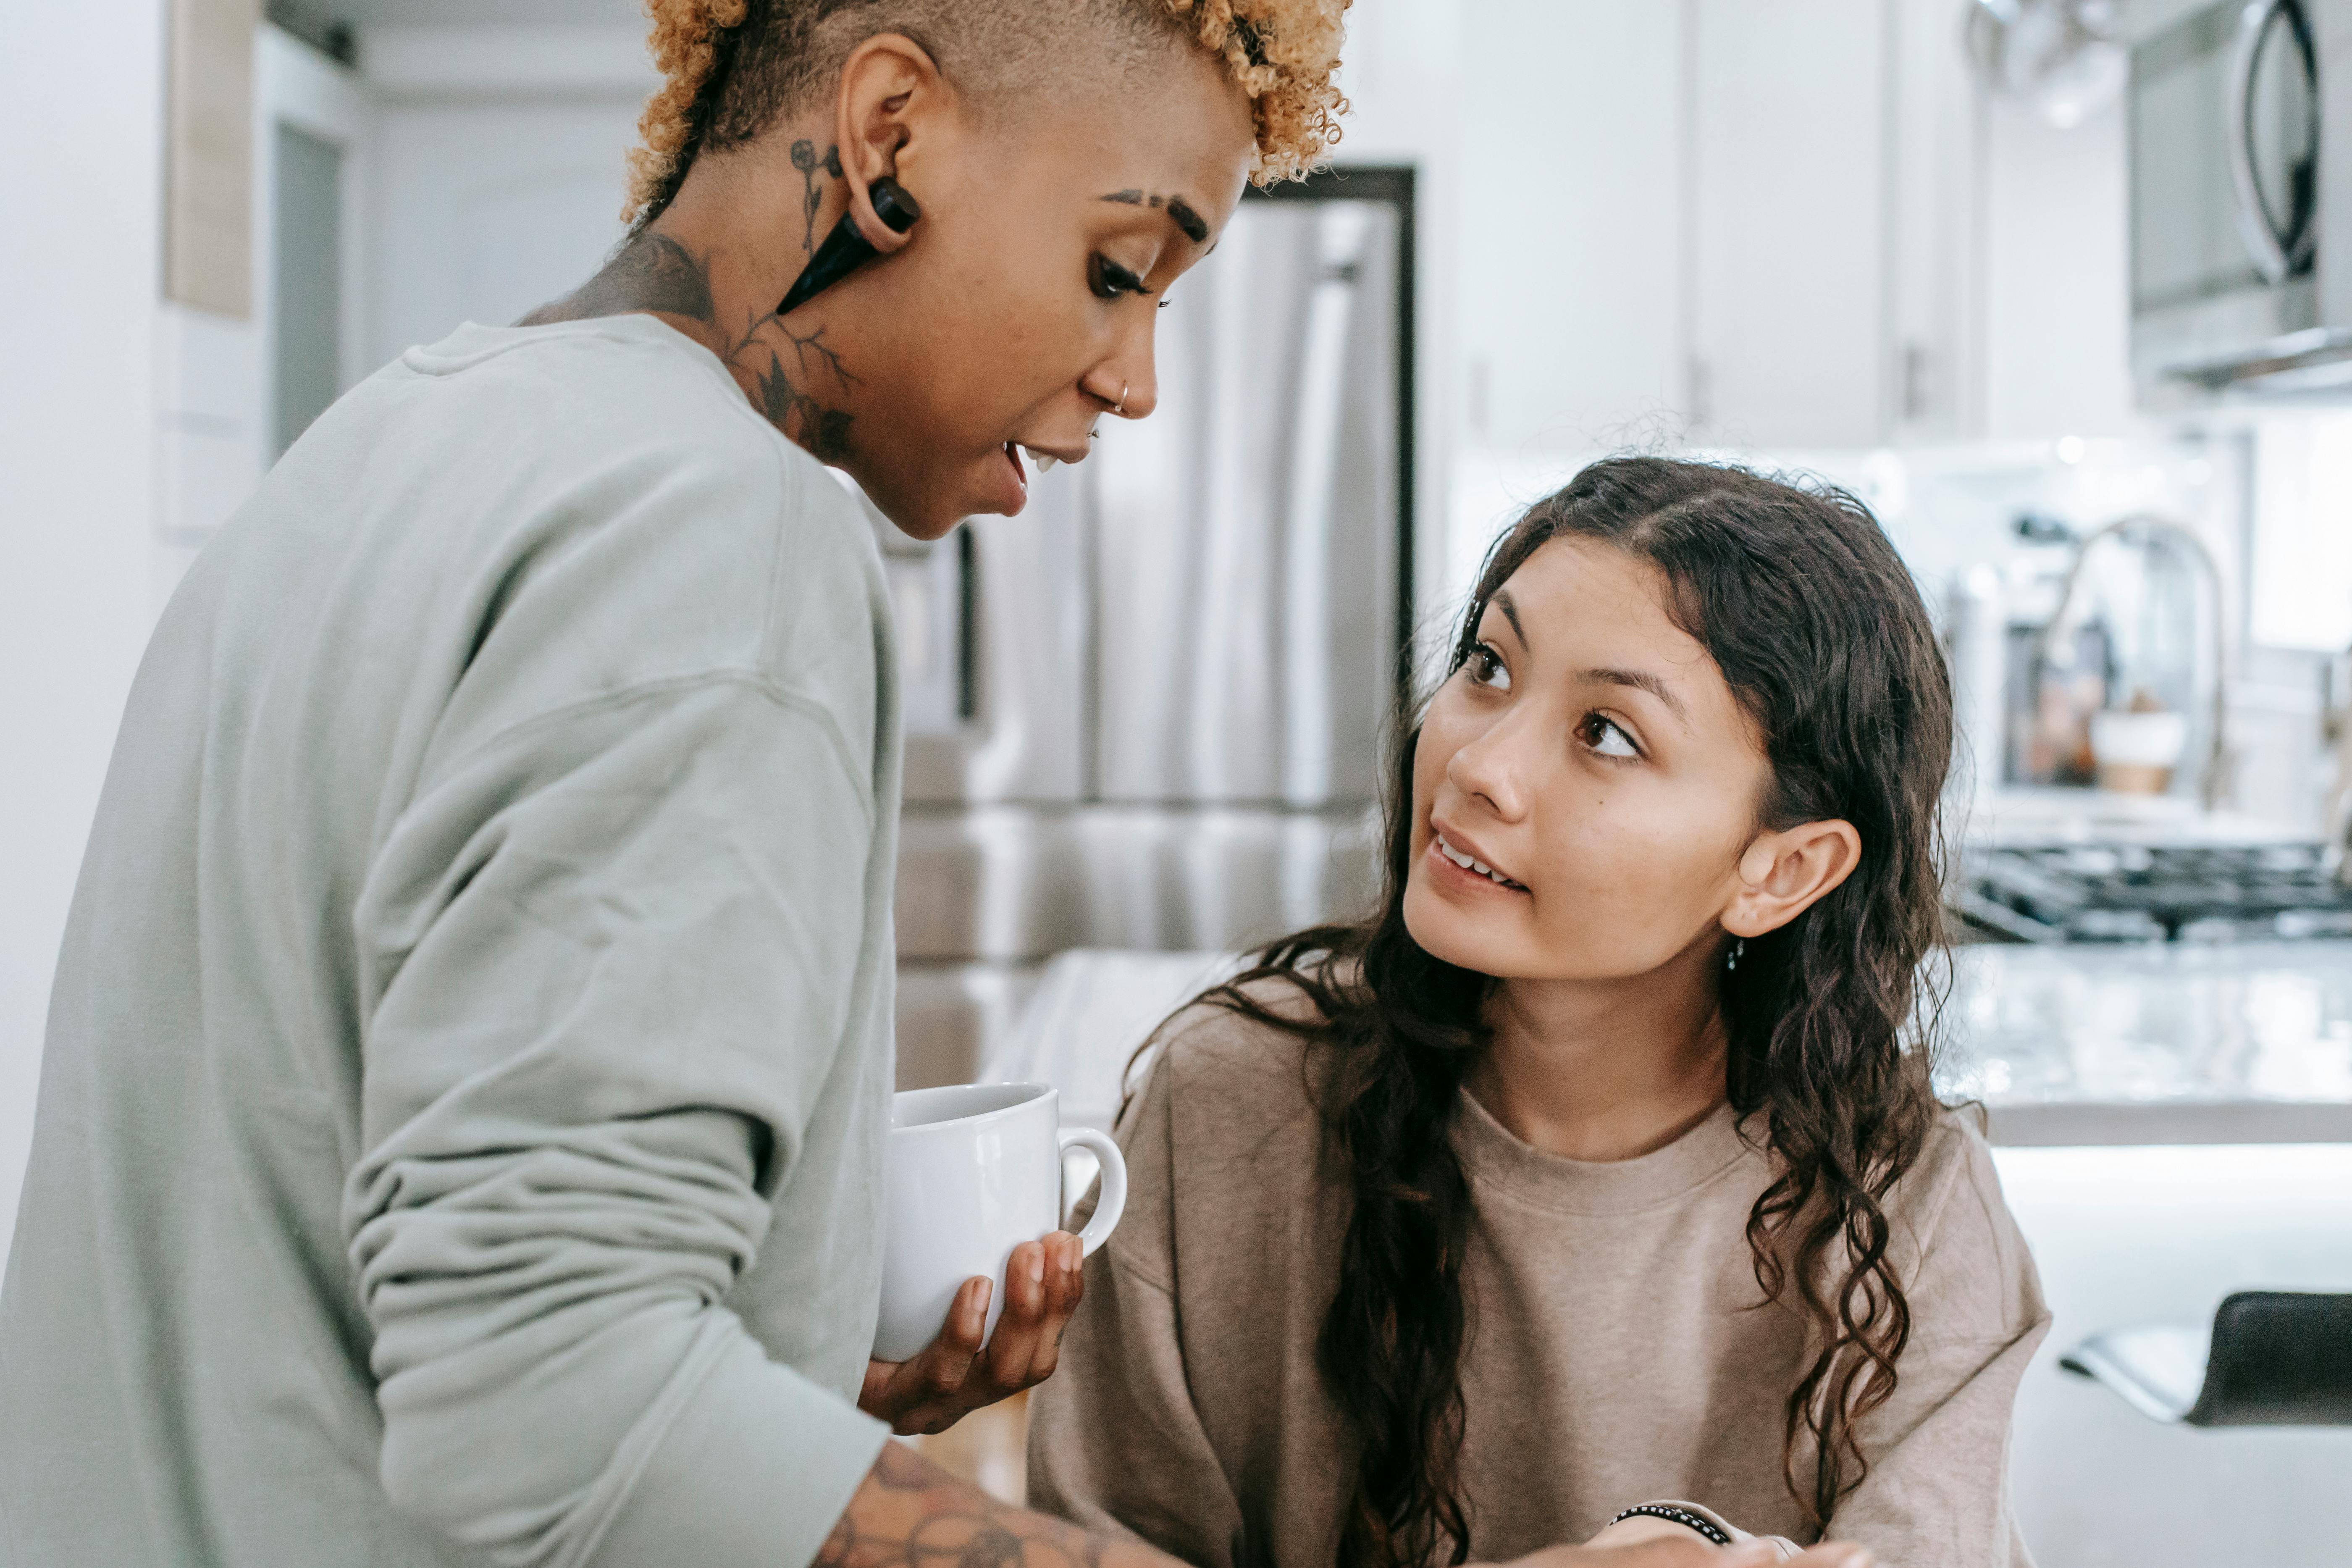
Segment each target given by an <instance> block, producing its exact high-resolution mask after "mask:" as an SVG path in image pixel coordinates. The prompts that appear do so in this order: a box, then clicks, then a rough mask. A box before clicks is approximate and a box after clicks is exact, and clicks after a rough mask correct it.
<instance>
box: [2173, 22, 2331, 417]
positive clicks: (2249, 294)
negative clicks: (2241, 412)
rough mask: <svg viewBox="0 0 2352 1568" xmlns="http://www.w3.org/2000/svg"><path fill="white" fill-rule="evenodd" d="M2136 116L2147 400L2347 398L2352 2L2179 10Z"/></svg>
mask: <svg viewBox="0 0 2352 1568" xmlns="http://www.w3.org/2000/svg"><path fill="white" fill-rule="evenodd" d="M2167 9H2168V10H2170V11H2174V12H2178V11H2179V10H2180V9H2182V8H2181V7H2179V6H2177V5H2175V6H2170V7H2167ZM2128 117H2129V132H2130V142H2131V155H2130V156H2131V300H2132V334H2131V343H2132V370H2133V374H2134V378H2135V380H2136V381H2137V384H2138V385H2139V388H2140V391H2141V395H2142V397H2143V401H2146V402H2150V403H2157V404H2161V403H2167V402H2178V401H2179V400H2181V398H2182V396H2183V395H2188V396H2189V397H2192V398H2193V397H2195V396H2197V395H2208V394H2216V393H2222V394H2239V395H2285V394H2310V393H2328V392H2338V391H2340V392H2344V393H2347V394H2352V0H2221V4H2218V5H2205V6H2202V7H2200V8H2194V9H2189V10H2188V11H2187V14H2186V15H2176V16H2174V18H2173V19H2172V20H2170V21H2169V22H2168V23H2166V24H2165V25H2163V26H2160V27H2158V29H2157V30H2154V31H2152V32H2150V33H2148V34H2147V35H2145V36H2143V37H2141V38H2140V39H2139V41H2138V42H2137V43H2136V44H2135V45H2134V46H2133V48H2132V54H2131V85H2130V89H2129V97H2128Z"/></svg>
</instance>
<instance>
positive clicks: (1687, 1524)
mask: <svg viewBox="0 0 2352 1568" xmlns="http://www.w3.org/2000/svg"><path fill="white" fill-rule="evenodd" d="M1643 1514H1647V1515H1648V1516H1649V1517H1650V1518H1652V1519H1663V1520H1664V1521H1667V1522H1668V1523H1670V1524H1679V1525H1681V1526H1683V1527H1684V1528H1685V1529H1686V1530H1696V1531H1698V1532H1699V1533H1700V1534H1701V1535H1704V1536H1706V1538H1707V1539H1708V1540H1709V1541H1712V1542H1715V1543H1716V1544H1717V1546H1728V1545H1730V1544H1731V1537H1729V1536H1727V1535H1726V1534H1724V1533H1723V1531H1720V1530H1718V1529H1717V1528H1716V1523H1715V1521H1713V1520H1711V1519H1706V1518H1704V1517H1702V1516H1701V1515H1698V1514H1696V1513H1693V1512H1692V1511H1691V1510H1688V1509H1686V1508H1676V1507H1675V1505H1674V1504H1672V1503H1669V1502H1645V1503H1640V1504H1637V1505H1635V1506H1634V1507H1633V1508H1629V1509H1627V1510H1625V1511H1624V1512H1623V1513H1621V1514H1619V1515H1618V1516H1617V1517H1616V1518H1615V1519H1612V1520H1611V1521H1609V1522H1610V1523H1612V1524H1616V1523H1619V1522H1621V1521H1624V1520H1628V1519H1633V1518H1635V1517H1637V1516H1639V1515H1643Z"/></svg>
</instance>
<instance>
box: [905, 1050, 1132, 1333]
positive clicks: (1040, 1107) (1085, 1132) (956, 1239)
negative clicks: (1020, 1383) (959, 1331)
mask: <svg viewBox="0 0 2352 1568" xmlns="http://www.w3.org/2000/svg"><path fill="white" fill-rule="evenodd" d="M1061 1121H1062V1097H1061V1096H1060V1095H1059V1094H1058V1093H1056V1092H1055V1090H1054V1089H1052V1088H1051V1087H1050V1086H1048V1085H1046V1084H1042V1083H970V1084H957V1085H954V1086H952V1087H950V1088H947V1089H908V1090H907V1091H906V1092H904V1093H902V1094H899V1095H897V1096H894V1097H893V1098H892V1100H891V1101H890V1153H889V1208H888V1210H887V1215H888V1221H889V1226H890V1230H889V1235H888V1237H887V1240H886V1242H885V1244H884V1247H883V1252H882V1321H881V1324H880V1327H879V1328H878V1330H877V1332H876V1334H875V1336H874V1353H875V1354H876V1355H877V1356H878V1357H880V1358H881V1359H882V1360H884V1361H906V1360H908V1358H909V1357H912V1356H915V1355H919V1354H920V1353H921V1352H922V1350H923V1347H924V1346H926V1345H928V1344H929V1343H930V1342H932V1341H933V1340H934V1339H937V1338H938V1337H939V1332H940V1328H941V1327H942V1326H944V1325H945V1324H946V1322H947V1317H948V1307H949V1305H950V1303H951V1302H952V1301H954V1300H955V1293H956V1291H957V1290H958V1289H961V1287H962V1285H963V1282H964V1281H965V1280H967V1279H971V1277H972V1276H973V1275H975V1274H979V1275H985V1276H987V1277H988V1278H989V1279H992V1280H994V1281H995V1282H996V1286H995V1289H993V1290H992V1291H990V1292H989V1297H988V1324H987V1329H986V1332H987V1333H989V1334H994V1333H995V1332H996V1320H997V1318H998V1317H999V1316H1001V1315H1002V1314H1003V1310H1004V1268H1005V1265H1006V1264H1007V1263H1009V1262H1010V1261H1011V1260H1012V1258H1013V1248H1014V1247H1018V1246H1020V1245H1021V1244H1022V1243H1023V1242H1024V1241H1035V1240H1038V1239H1039V1238H1040V1237H1045V1236H1047V1235H1050V1234H1051V1233H1053V1232H1054V1231H1056V1230H1059V1229H1061V1228H1062V1223H1063V1214H1064V1212H1065V1210H1064V1205H1063V1201H1062V1155H1063V1152H1064V1151H1066V1150H1067V1149H1070V1148H1072V1147H1074V1146H1075V1147H1079V1148H1084V1149H1087V1150H1091V1151H1092V1152H1093V1153H1094V1155H1095V1157H1096V1158H1097V1159H1098V1160H1100V1161H1101V1162H1102V1197H1101V1200H1100V1201H1099V1202H1097V1204H1096V1205H1095V1213H1094V1217H1093V1218H1092V1219H1090V1220H1088V1221H1087V1228H1086V1229H1084V1230H1082V1231H1080V1232H1079V1233H1078V1241H1079V1244H1080V1245H1081V1246H1082V1247H1084V1248H1085V1250H1086V1251H1087V1253H1088V1254H1089V1255H1091V1254H1092V1253H1093V1251H1094V1249H1095V1248H1096V1247H1100V1246H1101V1245H1102V1244H1103V1243H1104V1242H1105V1241H1106V1240H1108V1239H1109V1237H1110V1233H1111V1231H1112V1230H1113V1229H1114V1228H1115V1227H1116V1226H1118V1216H1119V1214H1120V1211H1122V1210H1123V1209H1125V1208H1126V1207H1127V1162H1126V1161H1125V1160H1124V1159H1122V1158H1121V1157H1120V1156H1119V1152H1118V1144H1116V1143H1114V1142H1111V1140H1110V1136H1109V1134H1108V1133H1104V1132H1097V1131H1095V1130H1094V1129H1092V1128H1090V1127H1072V1128H1067V1129H1065V1128H1064V1127H1063V1126H1062V1124H1061Z"/></svg>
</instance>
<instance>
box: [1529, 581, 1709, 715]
mask: <svg viewBox="0 0 2352 1568" xmlns="http://www.w3.org/2000/svg"><path fill="white" fill-rule="evenodd" d="M1491 602H1492V604H1493V605H1494V606H1495V608H1496V609H1498V610H1500V611H1502V612H1503V618H1504V619H1505V620H1507V621H1508V622H1510V623H1511V630H1512V631H1514V632H1516V633H1517V634H1518V638H1519V646H1520V647H1527V646H1528V631H1527V628H1526V627H1525V626H1521V625H1520V624H1519V607H1518V605H1516V604H1514V603H1512V602H1511V591H1510V590H1509V589H1508V588H1497V589H1496V590H1495V597H1494V599H1493V600H1492V601H1491ZM1577 679H1580V680H1592V681H1598V682H1600V683H1601V685H1603V686H1625V687H1631V688H1632V689H1634V690H1636V691H1646V692H1648V693H1649V694H1650V695H1651V696H1653V697H1654V698H1656V699H1657V700H1659V701H1661V702H1663V703H1664V704H1665V705H1666V706H1667V707H1668V708H1669V709H1671V710H1673V711H1674V715H1675V718H1677V719H1679V720H1681V721H1683V726H1684V728H1685V729H1687V728H1689V726H1690V710H1689V709H1687V708H1685V707H1684V706H1683V700H1682V699H1681V698H1680V697H1677V696H1676V695H1675V689H1674V688H1673V687H1671V686H1669V685H1667V684H1666V682H1665V680H1664V679H1662V678H1661V677H1658V676H1655V675H1652V674H1651V673H1650V672H1649V671H1648V670H1646V669H1614V668H1600V669H1585V670H1579V671H1578V672H1577Z"/></svg>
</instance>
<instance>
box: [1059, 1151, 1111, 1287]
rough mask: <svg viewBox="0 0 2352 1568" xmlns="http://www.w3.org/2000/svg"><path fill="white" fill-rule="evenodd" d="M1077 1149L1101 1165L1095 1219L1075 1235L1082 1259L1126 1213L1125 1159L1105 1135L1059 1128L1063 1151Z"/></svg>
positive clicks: (1102, 1240)
mask: <svg viewBox="0 0 2352 1568" xmlns="http://www.w3.org/2000/svg"><path fill="white" fill-rule="evenodd" d="M1073 1146H1076V1147H1077V1148H1080V1149H1084V1150H1086V1151H1087V1152H1089V1153H1091V1154H1092V1155H1094V1157H1095V1158H1096V1159H1097V1160H1098V1161H1100V1162H1101V1163H1102V1197H1101V1198H1100V1199H1099V1200H1097V1203H1096V1204H1095V1214H1094V1217H1093V1218H1092V1219H1090V1220H1088V1221H1087V1228H1086V1229H1084V1230H1082V1231H1080V1232H1078V1250H1079V1256H1080V1257H1082V1258H1091V1257H1093V1256H1094V1251H1095V1248H1096V1247H1100V1246H1101V1245H1102V1244H1103V1243H1104V1242H1106V1241H1108V1240H1109V1239H1110V1233H1111V1232H1112V1231H1114V1230H1117V1229H1118V1216H1119V1215H1122V1214H1124V1213H1126V1212H1127V1156H1126V1155H1124V1154H1121V1153H1120V1152H1118V1144H1117V1143H1115V1142H1112V1141H1111V1136H1110V1134H1109V1133H1108V1132H1097V1131H1095V1130H1094V1129H1093V1128H1091V1127H1065V1128H1063V1129H1062V1152H1064V1153H1067V1152H1069V1151H1070V1149H1071V1148H1072V1147H1073Z"/></svg>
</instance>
